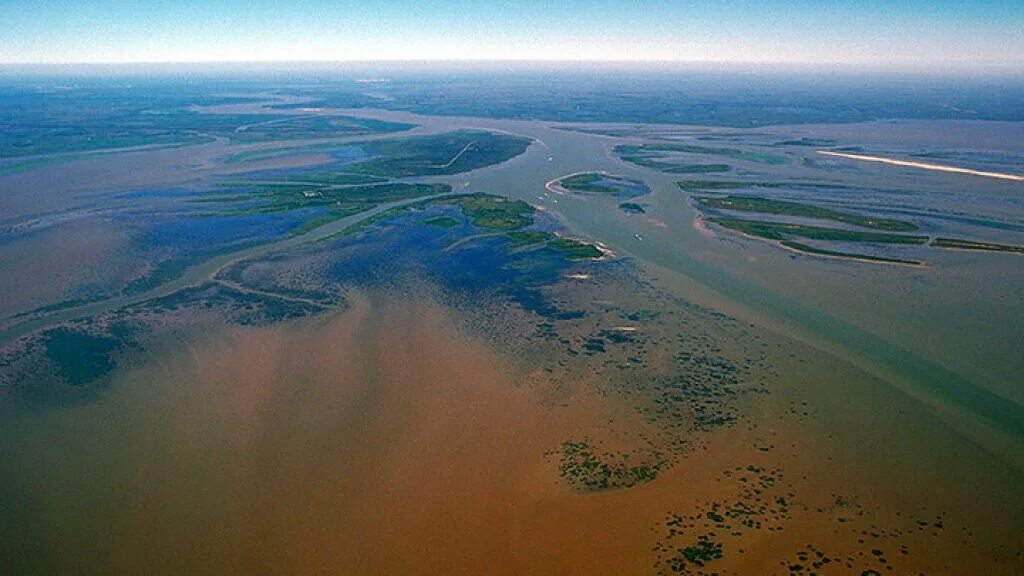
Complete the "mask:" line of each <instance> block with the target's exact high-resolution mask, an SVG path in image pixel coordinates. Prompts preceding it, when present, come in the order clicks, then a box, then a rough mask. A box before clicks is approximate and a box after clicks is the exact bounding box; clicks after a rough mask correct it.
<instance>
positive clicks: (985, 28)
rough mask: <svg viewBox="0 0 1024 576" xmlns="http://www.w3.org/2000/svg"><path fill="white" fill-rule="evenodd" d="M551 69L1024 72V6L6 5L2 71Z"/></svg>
mask: <svg viewBox="0 0 1024 576" xmlns="http://www.w3.org/2000/svg"><path fill="white" fill-rule="evenodd" d="M408 59H416V60H420V59H487V60H489V59H530V60H532V59H541V60H671V61H688V62H689V61H705V62H786V63H843V64H858V65H870V66H889V65H898V66H908V65H909V66H918V65H919V66H952V67H957V66H963V67H971V66H975V65H986V66H1000V67H1009V68H1013V67H1021V66H1024V0H1015V1H1005V2H992V1H984V0H982V1H975V2H953V1H935V2H925V1H900V0H889V1H876V0H861V1H846V2H839V1H827V0H825V1H817V2H811V1H796V0H789V1H787V0H774V1H759V2H755V1H746V0H739V1H729V2H710V1H692V2H686V1H674V2H673V1H660V0H646V1H645V0H636V1H633V2H608V1H603V0H590V1H585V2H584V1H579V2H577V1H574V0H563V1H558V0H547V1H534V0H521V1H518V2H464V1H454V2H439V1H434V2H431V1H405V2H368V1H363V2H348V1H345V0H340V1H303V0H292V1H288V2H269V1H264V0H248V1H237V0H218V1H197V0H191V1H189V0H185V1H160V0H157V1H146V0H139V1H133V2H129V1H109V2H104V1H100V0H96V1H91V2H84V1H64V2H60V1H52V2H47V1H31V0H29V1H23V2H14V1H11V0H0V62H6V63H10V62H183V61H200V62H223V61H287V60H325V61H333V60H342V61H344V60H408Z"/></svg>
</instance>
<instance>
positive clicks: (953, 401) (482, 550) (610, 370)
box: [0, 87, 1024, 575]
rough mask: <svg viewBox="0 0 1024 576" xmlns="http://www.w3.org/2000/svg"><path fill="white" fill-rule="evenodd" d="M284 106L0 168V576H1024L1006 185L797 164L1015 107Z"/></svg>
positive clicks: (912, 152) (285, 95)
mask: <svg viewBox="0 0 1024 576" xmlns="http://www.w3.org/2000/svg"><path fill="white" fill-rule="evenodd" d="M264 88H266V87H264ZM389 89H390V88H389ZM277 90H279V91H278V92H275V91H274V90H261V91H260V93H259V94H250V95H249V96H245V97H243V96H232V97H230V98H227V97H223V96H217V95H216V94H215V93H214V92H213V91H212V90H211V92H210V93H201V94H197V95H192V96H181V95H179V96H178V97H176V98H175V99H172V100H168V101H160V100H148V99H145V98H144V99H143V100H144V101H142V102H136V103H134V104H133V105H132V106H137V107H139V109H143V108H145V107H146V106H152V105H154V102H163V104H161V105H165V106H167V107H169V108H170V109H172V110H178V109H179V108H181V107H183V106H184V107H185V108H186V109H187V110H189V111H190V112H189V113H188V114H184V113H174V114H168V115H167V116H166V117H165V120H166V125H165V126H153V123H154V122H156V121H157V119H154V118H145V120H146V122H147V123H140V124H138V126H136V127H134V128H133V129H132V130H131V131H128V132H126V133H125V135H123V138H125V139H126V140H124V141H122V140H119V139H116V138H114V136H115V135H116V134H113V133H110V134H109V135H108V136H102V135H103V134H107V132H104V130H107V131H109V127H104V124H103V121H101V120H102V119H97V123H96V125H95V127H94V128H91V129H94V130H96V134H97V135H101V136H102V137H100V138H99V139H97V140H94V141H93V142H94V144H89V145H88V146H87V145H86V144H85V143H84V142H86V141H87V140H85V139H82V138H79V137H76V136H74V135H71V134H69V135H67V136H66V137H65V136H61V138H56V139H53V141H52V142H44V143H37V144H35V146H37V147H38V150H25V151H24V153H19V154H18V157H17V162H19V163H21V162H36V163H34V164H31V165H26V166H23V167H22V168H19V169H18V170H13V171H9V172H0V265H2V266H3V268H4V271H5V274H4V277H3V279H2V280H0V288H2V292H0V294H2V295H3V299H2V300H0V426H2V427H3V430H4V431H5V433H4V434H3V435H0V510H3V511H4V514H3V515H2V519H0V565H3V566H5V567H7V568H6V571H7V572H10V573H13V574H39V573H80V574H110V573H154V574H180V573H197V574H226V573H227V574H232V573H271V574H294V573H308V572H318V571H327V572H331V573H346V574H380V573H393V574H436V573H442V572H443V573H448V574H480V573H488V574H522V573H534V574H565V573H583V574H586V573H630V574H693V575H696V574H708V573H718V574H751V573H766V574H774V573H778V574H810V573H817V574H822V575H828V574H850V573H852V574H874V573H882V574H884V573H894V574H916V573H926V574H947V573H953V574H956V573H986V574H1008V575H1009V574H1016V573H1020V572H1021V571H1022V570H1024V556H1022V554H1024V536H1022V534H1021V532H1020V530H1019V527H1020V526H1021V525H1024V389H1022V388H1021V387H1020V380H1019V375H1020V374H1021V373H1024V364H1022V362H1024V350H1022V349H1021V343H1020V339H1019V334H1020V333H1022V331H1024V308H1022V307H1021V306H1022V305H1021V302H1024V293H1022V290H1024V288H1022V287H1024V267H1021V265H1020V263H1021V262H1020V256H1019V254H1016V253H1014V252H1016V251H1017V250H1015V249H1016V248H1017V247H1020V246H1022V245H1024V200H1022V198H1024V196H1021V195H1020V192H1021V191H1022V190H1021V188H1020V185H1019V184H1016V183H1014V182H1009V181H997V180H993V179H984V178H980V177H975V176H970V175H966V174H949V173H938V172H934V171H932V172H927V171H925V172H920V171H915V170H914V169H913V168H912V167H907V166H892V165H882V164H878V163H874V164H872V163H858V162H856V161H855V160H851V159H847V158H843V157H838V156H828V155H822V154H818V153H817V151H819V150H836V151H841V150H848V151H849V150H854V149H857V150H860V151H861V152H863V153H865V154H872V155H879V156H886V157H903V158H915V157H919V158H936V159H941V161H942V163H944V164H956V163H961V164H962V165H964V166H969V167H972V168H974V169H976V170H978V171H984V170H986V169H987V170H994V171H1007V170H1010V169H1012V166H1013V165H1014V162H1017V165H1020V162H1019V161H1020V159H1021V158H1024V141H1021V140H1020V138H1019V134H1018V131H1019V128H1018V127H1017V124H1014V123H1010V122H985V121H956V122H953V123H949V122H945V121H939V120H922V121H900V122H899V123H897V124H898V125H896V126H894V125H893V123H887V122H857V123H851V124H843V125H832V124H806V123H805V124H798V125H786V126H753V127H751V126H747V125H746V124H744V127H743V128H729V127H721V126H676V125H672V124H667V123H659V124H657V125H653V124H587V123H582V122H580V123H570V122H565V121H563V122H557V123H556V122H549V121H545V120H535V119H532V118H535V117H541V116H542V115H537V114H533V113H532V112H531V114H530V116H529V118H531V119H509V118H504V117H502V115H501V114H499V113H498V112H500V109H495V111H493V113H487V114H482V113H481V114H478V115H477V116H452V115H442V114H444V113H445V111H444V110H435V112H438V114H436V115H425V114H416V113H412V112H408V111H398V110H380V109H376V108H369V107H366V101H364V100H362V99H360V98H354V99H347V98H345V97H342V96H338V95H334V96H330V95H328V94H319V96H322V97H323V98H322V99H320V100H316V99H313V100H310V99H302V98H296V97H295V96H294V93H293V91H292V90H290V89H288V88H287V87H277ZM302 92H303V93H304V94H305V95H306V96H309V97H310V98H311V99H312V98H313V97H314V96H318V95H316V94H306V91H305V90H303V91H302ZM410 94H415V90H413V91H412V92H410ZM110 97H111V98H113V100H111V101H115V102H122V100H118V98H121V99H123V98H124V96H123V95H112V96H110ZM311 101H312V102H315V108H311V106H312V105H313V104H311ZM88 102H89V101H87V102H85V103H86V104H87V103H88ZM397 102H398V103H399V104H396V105H403V106H405V104H401V103H402V102H403V101H402V100H401V99H399V100H397ZM424 102H425V101H420V104H417V106H427V105H428V103H424ZM524 102H527V101H524ZM73 104H74V103H73V101H64V100H63V99H62V101H61V106H72V105H73ZM83 105H84V104H83ZM520 105H522V106H525V105H526V104H525V103H520ZM536 105H538V104H537V103H536V102H532V103H531V104H530V106H536ZM466 106H468V104H467V105H466ZM129 108H130V109H134V108H131V107H129ZM454 110H455V111H464V110H476V108H472V107H468V108H466V107H459V108H456V109H454ZM513 110H519V108H516V107H513ZM610 110H612V108H609V109H608V110H605V111H604V112H603V113H610ZM77 113H79V114H82V115H88V114H90V112H89V110H88V108H82V109H80V110H78V112H77ZM524 114H525V112H524ZM787 114H788V113H787ZM207 116H210V117H211V118H207ZM495 116H497V117H495ZM282 117H285V118H287V120H284V119H283V118H282ZM293 117H294V118H293ZM739 118H740V119H744V118H746V116H743V115H741V116H740V117H739ZM780 118H785V119H790V116H788V115H783V116H780ZM578 119H579V118H577V120H578ZM282 120H284V121H282ZM951 127H955V128H956V130H955V133H956V134H957V135H958V136H957V137H956V138H952V137H951V133H952V132H953V131H952V130H951ZM240 128H244V129H243V130H241V131H240V132H239V131H238V130H239V129H240ZM201 129H208V130H209V131H210V134H209V135H210V137H211V138H212V140H211V139H208V138H200V137H199V135H200V132H202V130H201ZM993 135H998V136H999V137H993ZM121 137H122V136H118V138H121ZM12 138H13V137H12ZM16 144H17V142H16V141H15V140H11V142H10V143H8V144H7V145H9V146H15V145H16ZM133 145H138V146H137V147H134V148H131V149H127V150H121V149H119V148H118V149H115V148H112V147H114V146H133ZM155 145H158V146H160V147H159V148H149V146H155ZM170 145H174V146H175V147H174V148H168V147H164V146H170ZM83 146H85V147H86V148H88V147H89V146H91V147H94V148H95V147H102V148H103V149H104V150H105V152H104V153H103V154H81V155H78V156H74V157H73V159H62V160H61V162H59V163H51V162H47V161H43V160H45V159H46V158H49V154H53V153H56V152H54V151H53V150H51V148H53V147H63V148H66V150H65V152H67V153H71V154H79V153H80V152H82V151H84V150H85V149H86V148H83ZM22 148H23V147H22ZM22 148H18V149H19V150H21V149H22ZM12 149H13V148H12ZM0 150H4V148H0ZM90 150H91V148H90ZM893 263H914V264H916V265H915V266H892V265H887V264H893Z"/></svg>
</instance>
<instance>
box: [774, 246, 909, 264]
mask: <svg viewBox="0 0 1024 576" xmlns="http://www.w3.org/2000/svg"><path fill="white" fill-rule="evenodd" d="M779 244H781V245H783V246H785V247H786V248H791V249H793V250H797V251H799V252H806V253H808V254H816V255H818V256H835V257H838V258H853V259H856V260H870V261H872V262H888V263H891V264H910V265H914V266H920V265H921V262H918V261H917V260H904V259H902V258H886V257H885V256H872V255H870V254H857V253H855V252H840V251H838V250H825V249H823V248H815V247H814V246H808V245H807V244H803V243H800V242H793V241H792V240H783V241H782V242H779Z"/></svg>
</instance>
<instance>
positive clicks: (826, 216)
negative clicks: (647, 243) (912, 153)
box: [695, 195, 917, 232]
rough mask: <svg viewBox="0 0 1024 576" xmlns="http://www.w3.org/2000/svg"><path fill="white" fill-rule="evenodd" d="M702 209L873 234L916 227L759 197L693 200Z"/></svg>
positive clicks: (907, 223) (906, 223)
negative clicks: (811, 220) (836, 225)
mask: <svg viewBox="0 0 1024 576" xmlns="http://www.w3.org/2000/svg"><path fill="white" fill-rule="evenodd" d="M695 200H697V201H698V202H699V203H700V205H701V207H708V208H717V209H721V210H735V211H739V212H757V213H760V214H782V215H785V216H796V217H801V218H815V219H818V220H832V221H835V222H842V223H844V224H852V225H854V226H860V227H862V228H871V229H874V230H888V231H891V232H913V231H915V230H917V226H916V225H914V224H913V223H911V222H905V221H903V220H886V219H883V218H871V217H869V216H861V215H859V214H851V213H849V212H840V211H838V210H832V209H830V208H822V207H819V206H813V205H811V204H802V203H799V202H788V201H784V200H773V199H770V198H763V197H759V196H737V195H733V196H724V197H709V196H702V197H695Z"/></svg>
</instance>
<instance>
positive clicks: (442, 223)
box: [423, 216, 460, 228]
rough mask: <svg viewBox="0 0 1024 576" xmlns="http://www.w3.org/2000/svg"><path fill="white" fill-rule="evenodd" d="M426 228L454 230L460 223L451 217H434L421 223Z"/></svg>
mask: <svg viewBox="0 0 1024 576" xmlns="http://www.w3.org/2000/svg"><path fill="white" fill-rule="evenodd" d="M423 223H424V224H426V225H428V226H437V227H438V228H456V227H458V226H459V224H460V222H459V221H458V220H456V219H455V218H452V217H451V216H435V217H434V218H427V219H426V220H424V221H423Z"/></svg>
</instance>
